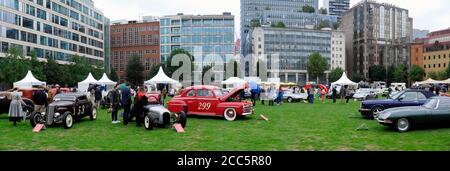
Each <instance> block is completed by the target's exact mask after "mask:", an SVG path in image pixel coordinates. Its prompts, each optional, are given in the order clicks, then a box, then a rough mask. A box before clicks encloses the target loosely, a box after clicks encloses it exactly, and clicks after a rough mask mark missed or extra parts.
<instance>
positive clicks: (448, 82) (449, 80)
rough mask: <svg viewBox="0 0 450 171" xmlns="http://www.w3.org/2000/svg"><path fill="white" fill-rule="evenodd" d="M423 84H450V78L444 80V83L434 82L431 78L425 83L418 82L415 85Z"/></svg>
mask: <svg viewBox="0 0 450 171" xmlns="http://www.w3.org/2000/svg"><path fill="white" fill-rule="evenodd" d="M423 84H450V78H449V79H447V80H442V81H437V80H433V79H431V78H428V79H427V80H425V81H422V82H416V83H414V85H416V86H417V85H423Z"/></svg>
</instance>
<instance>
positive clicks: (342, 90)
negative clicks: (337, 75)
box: [340, 86, 347, 103]
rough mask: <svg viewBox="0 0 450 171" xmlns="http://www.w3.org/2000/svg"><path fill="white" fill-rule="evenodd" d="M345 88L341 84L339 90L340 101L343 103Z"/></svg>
mask: <svg viewBox="0 0 450 171" xmlns="http://www.w3.org/2000/svg"><path fill="white" fill-rule="evenodd" d="M346 89H347V86H341V92H340V95H341V103H344V99H345V92H346V91H347V90H346Z"/></svg>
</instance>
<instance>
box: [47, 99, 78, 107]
mask: <svg viewBox="0 0 450 171" xmlns="http://www.w3.org/2000/svg"><path fill="white" fill-rule="evenodd" d="M74 103H75V102H73V101H65V100H59V101H54V102H52V103H50V105H49V106H72V105H73V104H74Z"/></svg>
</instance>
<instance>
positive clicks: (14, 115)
mask: <svg viewBox="0 0 450 171" xmlns="http://www.w3.org/2000/svg"><path fill="white" fill-rule="evenodd" d="M18 90H19V89H18V88H14V89H13V92H12V93H11V104H10V105H9V112H8V117H9V121H11V122H13V123H14V126H16V125H17V122H21V121H22V120H25V119H26V118H25V117H26V116H25V113H24V112H23V106H26V105H27V104H25V102H24V101H23V99H22V97H21V94H20V93H19V92H18Z"/></svg>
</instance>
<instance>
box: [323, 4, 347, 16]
mask: <svg viewBox="0 0 450 171" xmlns="http://www.w3.org/2000/svg"><path fill="white" fill-rule="evenodd" d="M323 8H325V9H327V11H328V15H332V16H337V17H338V20H340V19H341V18H342V14H343V13H344V12H345V11H347V10H348V9H349V8H350V0H324V1H323Z"/></svg>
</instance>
